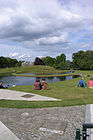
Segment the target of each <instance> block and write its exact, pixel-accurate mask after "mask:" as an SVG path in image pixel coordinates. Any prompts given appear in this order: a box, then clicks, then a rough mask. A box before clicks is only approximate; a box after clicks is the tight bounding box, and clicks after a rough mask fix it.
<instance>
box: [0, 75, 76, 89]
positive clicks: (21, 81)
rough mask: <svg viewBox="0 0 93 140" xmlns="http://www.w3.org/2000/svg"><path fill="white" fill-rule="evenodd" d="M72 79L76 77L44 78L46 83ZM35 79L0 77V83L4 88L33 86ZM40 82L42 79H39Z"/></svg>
mask: <svg viewBox="0 0 93 140" xmlns="http://www.w3.org/2000/svg"><path fill="white" fill-rule="evenodd" d="M73 78H77V76H75V75H74V76H61V77H60V76H59V77H47V78H45V79H46V81H47V82H48V83H53V82H58V81H65V80H71V79H73ZM35 80H36V77H21V76H6V77H0V82H2V83H3V85H4V86H7V85H9V86H12V85H16V86H21V85H34V83H35ZM40 81H42V78H40Z"/></svg>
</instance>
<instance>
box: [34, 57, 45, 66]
mask: <svg viewBox="0 0 93 140" xmlns="http://www.w3.org/2000/svg"><path fill="white" fill-rule="evenodd" d="M34 65H44V62H43V61H42V59H40V58H39V57H36V59H35V62H34Z"/></svg>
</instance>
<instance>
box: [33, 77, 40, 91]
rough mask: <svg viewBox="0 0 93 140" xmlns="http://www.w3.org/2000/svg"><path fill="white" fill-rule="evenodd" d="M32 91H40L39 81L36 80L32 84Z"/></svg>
mask: <svg viewBox="0 0 93 140" xmlns="http://www.w3.org/2000/svg"><path fill="white" fill-rule="evenodd" d="M34 89H35V90H40V89H41V83H40V80H39V79H36V82H35V83H34Z"/></svg>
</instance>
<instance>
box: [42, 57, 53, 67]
mask: <svg viewBox="0 0 93 140" xmlns="http://www.w3.org/2000/svg"><path fill="white" fill-rule="evenodd" d="M42 61H43V62H44V64H45V65H47V66H53V65H54V64H55V58H52V57H50V56H47V57H44V58H42Z"/></svg>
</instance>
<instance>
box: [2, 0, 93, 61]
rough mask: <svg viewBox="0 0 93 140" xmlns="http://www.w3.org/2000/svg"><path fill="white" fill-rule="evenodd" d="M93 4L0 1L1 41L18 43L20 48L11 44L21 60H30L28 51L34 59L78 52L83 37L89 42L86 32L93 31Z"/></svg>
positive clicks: (55, 0) (75, 0) (88, 1)
mask: <svg viewBox="0 0 93 140" xmlns="http://www.w3.org/2000/svg"><path fill="white" fill-rule="evenodd" d="M92 5H93V1H92V0H84V1H83V0H82V1H81V0H70V1H68V0H67V1H65V0H28V1H26V0H16V1H13V0H6V2H4V1H3V0H0V44H4V43H5V45H6V44H7V42H8V43H9V42H15V44H17V46H18V47H19V49H18V47H14V46H12V45H10V47H11V48H13V47H14V48H15V49H14V48H13V50H14V51H13V50H12V49H10V50H11V52H10V53H12V55H16V56H15V57H17V58H18V59H19V58H20V59H27V57H28V59H29V58H30V57H29V55H28V50H29V52H30V54H31V56H32V57H33V58H34V57H36V55H37V56H45V55H52V56H55V55H57V54H59V53H67V54H68V52H69V49H70V50H71V51H72V52H73V50H74V48H76V49H75V51H76V50H78V48H80V47H79V46H77V45H76V43H78V42H79V43H80V38H81V36H82V42H83V43H85V44H86V42H85V40H84V38H86V34H90V33H91V34H93V31H92V29H93V24H92V23H93V14H92V13H93V8H92ZM81 30H84V31H85V33H83V34H82V32H81ZM72 34H73V35H72ZM81 34H82V35H81ZM90 36H91V35H89V37H90ZM2 41H3V43H2ZM82 42H81V43H82ZM91 42H92V40H91ZM79 43H78V44H79ZM89 44H90V43H89ZM0 46H1V45H0ZM75 46H76V47H75ZM80 46H81V48H83V46H82V44H81V45H80ZM20 47H21V51H23V52H21V54H20V52H19V51H20ZM22 47H23V49H22ZM4 48H5V46H4V47H3V49H2V50H3V52H4ZM7 48H9V44H8V45H6V50H7ZM6 50H5V51H6ZM67 51H68V52H67ZM8 52H9V51H8V50H7V54H9V53H8ZM15 52H17V53H18V56H17V54H16V53H15ZM24 52H25V53H24ZM1 54H2V52H0V55H1ZM4 54H6V52H4ZM19 54H20V55H19ZM26 55H27V56H26Z"/></svg>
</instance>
